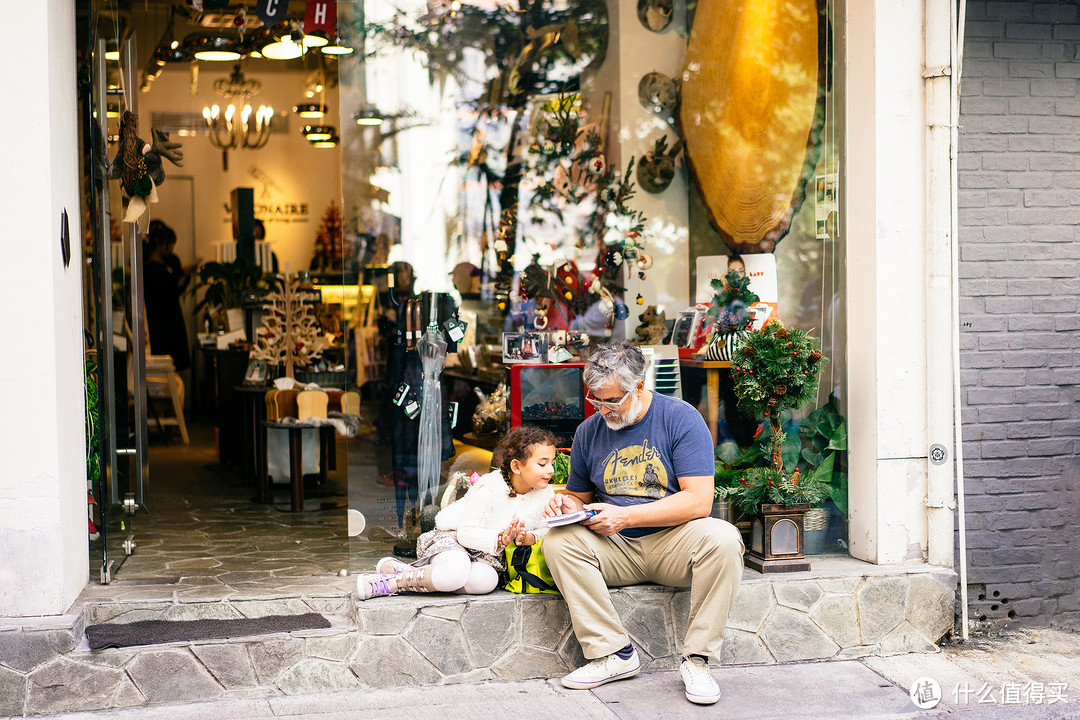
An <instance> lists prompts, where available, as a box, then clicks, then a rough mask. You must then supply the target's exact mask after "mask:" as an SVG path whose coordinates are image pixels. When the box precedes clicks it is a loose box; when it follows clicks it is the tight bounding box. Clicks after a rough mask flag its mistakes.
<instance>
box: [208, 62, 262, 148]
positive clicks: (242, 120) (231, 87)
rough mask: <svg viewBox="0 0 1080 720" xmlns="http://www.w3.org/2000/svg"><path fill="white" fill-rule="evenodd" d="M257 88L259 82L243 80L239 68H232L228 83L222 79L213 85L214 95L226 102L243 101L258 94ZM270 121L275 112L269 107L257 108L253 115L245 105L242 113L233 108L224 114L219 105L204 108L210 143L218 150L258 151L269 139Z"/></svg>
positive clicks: (248, 106)
mask: <svg viewBox="0 0 1080 720" xmlns="http://www.w3.org/2000/svg"><path fill="white" fill-rule="evenodd" d="M260 87H261V85H260V83H259V81H258V80H248V79H247V78H245V77H244V73H243V72H241V70H240V66H239V65H237V66H236V67H235V68H233V71H232V75H230V76H229V78H228V79H227V80H226V79H224V78H222V79H221V80H218V81H217V82H215V83H214V91H215V92H217V93H218V94H219V95H223V96H224V97H225V98H226V99H229V100H246V99H248V98H249V97H251V96H252V95H254V94H255V93H257V92H259V89H260ZM273 118H274V109H273V108H272V107H270V106H269V105H260V106H259V109H258V110H256V111H254V112H253V111H252V109H251V105H247V104H245V105H244V107H243V109H242V110H237V106H236V105H233V104H230V105H229V106H228V107H227V108H225V110H224V111H222V109H221V107H220V106H218V105H214V106H213V107H204V108H203V119H204V120H206V128H207V130H208V131H209V134H210V143H211V144H212V145H213V146H214V147H216V148H217V149H219V150H237V149H241V148H247V149H250V150H257V149H258V148H261V147H262V146H264V145H266V141H267V140H269V139H270V122H271V121H272V120H273Z"/></svg>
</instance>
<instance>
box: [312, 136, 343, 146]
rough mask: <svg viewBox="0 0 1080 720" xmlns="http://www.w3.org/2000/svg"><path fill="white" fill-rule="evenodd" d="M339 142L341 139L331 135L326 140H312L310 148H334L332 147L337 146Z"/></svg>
mask: <svg viewBox="0 0 1080 720" xmlns="http://www.w3.org/2000/svg"><path fill="white" fill-rule="evenodd" d="M339 142H341V139H340V138H339V137H338V136H337V135H331V136H330V137H328V138H326V139H325V140H312V141H311V147H316V148H334V147H337V146H338V143H339Z"/></svg>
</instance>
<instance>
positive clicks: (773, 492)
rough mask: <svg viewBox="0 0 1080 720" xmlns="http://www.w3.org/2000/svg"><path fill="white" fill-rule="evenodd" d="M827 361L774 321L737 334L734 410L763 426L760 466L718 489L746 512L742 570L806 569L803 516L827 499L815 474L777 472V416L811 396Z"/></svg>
mask: <svg viewBox="0 0 1080 720" xmlns="http://www.w3.org/2000/svg"><path fill="white" fill-rule="evenodd" d="M825 362H827V361H826V360H825V358H823V357H822V355H821V350H820V349H819V346H818V341H817V339H816V338H814V337H813V336H812V335H810V334H809V333H807V332H805V331H802V330H789V329H787V328H785V327H784V325H783V324H782V323H781V322H779V321H778V320H773V321H771V322H769V323H767V324H766V325H765V326H764V327H763V328H761V329H760V330H755V331H752V332H748V333H745V334H744V335H743V337H742V339H741V340H740V341H739V344H738V346H737V347H736V349H735V352H734V355H733V357H732V365H731V367H732V378H733V380H734V389H735V396H736V397H737V398H738V400H739V406H740V407H742V408H743V409H744V410H745V411H746V412H748V413H750V414H751V415H754V416H757V417H762V416H764V418H765V419H766V420H767V421H768V422H769V427H770V429H771V431H772V437H771V438H770V441H769V465H768V467H756V468H751V469H749V470H746V471H745V472H744V473H742V474H741V475H740V477H739V478H738V480H737V481H736V482H735V483H733V484H732V485H731V487H730V488H727V489H725V490H724V491H723V492H724V495H725V496H726V497H728V498H729V499H730V501H731V502H732V504H733V505H735V507H736V508H738V509H740V510H741V511H743V512H744V513H747V514H750V515H753V516H754V517H753V520H752V521H751V530H750V548H749V550H748V554H747V561H746V562H747V565H748V566H749V567H751V568H754V569H756V570H759V571H760V572H790V571H795V570H809V569H810V563H809V562H808V561H807V560H806V559H805V556H804V553H803V516H804V514H805V512H806V510H808V509H809V508H811V507H813V506H815V505H817V504H819V503H820V502H822V501H823V500H825V498H827V497H828V496H829V483H828V480H827V479H824V478H823V476H822V474H821V473H807V474H806V475H804V476H803V475H801V474H800V472H799V471H798V469H797V468H795V467H791V468H790V469H789V471H788V472H785V470H784V458H783V449H784V433H783V431H782V429H781V424H780V415H781V413H782V412H783V411H785V410H797V409H799V408H801V407H804V406H806V405H808V404H810V403H811V402H813V401H814V399H815V398H816V397H817V386H818V372H819V371H820V369H821V366H822V365H823V364H824V363H825Z"/></svg>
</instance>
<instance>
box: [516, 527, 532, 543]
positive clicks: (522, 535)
mask: <svg viewBox="0 0 1080 720" xmlns="http://www.w3.org/2000/svg"><path fill="white" fill-rule="evenodd" d="M514 542H515V543H517V544H518V545H535V544H536V536H535V535H533V534H532V533H531V532H526V531H525V525H524V524H522V526H521V528H520V529H519V530H518V534H517V536H516V537H515V538H514Z"/></svg>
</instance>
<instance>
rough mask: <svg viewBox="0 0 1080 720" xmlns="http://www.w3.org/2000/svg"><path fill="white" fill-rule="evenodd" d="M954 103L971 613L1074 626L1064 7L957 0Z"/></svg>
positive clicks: (1078, 445) (1072, 275) (1072, 230)
mask: <svg viewBox="0 0 1080 720" xmlns="http://www.w3.org/2000/svg"><path fill="white" fill-rule="evenodd" d="M967 7H968V10H967V13H968V16H967V28H966V31H967V37H966V42H965V45H964V67H963V76H962V80H961V105H960V123H961V127H960V155H959V162H960V178H959V181H960V278H961V279H960V294H961V307H960V312H961V318H960V321H961V334H960V344H961V383H962V387H963V404H964V406H963V421H964V457H965V463H964V470H965V480H966V486H967V487H966V490H967V511H968V512H967V525H968V535H967V543H968V549H969V553H968V558H969V570H968V580H969V590H970V593H971V600H972V605H971V609H972V617H973V618H974V619H976V620H985V621H988V622H991V623H993V622H995V621H997V622H1003V623H1007V622H1015V621H1027V622H1029V623H1031V624H1057V623H1068V624H1075V623H1077V622H1078V621H1080V551H1078V550H1077V548H1076V542H1077V533H1078V532H1080V522H1078V519H1080V479H1078V478H1080V469H1078V468H1080V463H1078V460H1077V452H1078V451H1080V405H1078V403H1077V398H1078V395H1080V333H1078V332H1077V330H1078V329H1080V312H1078V310H1080V227H1078V224H1080V3H1077V2H1075V1H1074V0H1062V1H1061V2H1032V1H1026V2H995V1H993V0H971V1H970V2H969V3H968V6H967Z"/></svg>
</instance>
